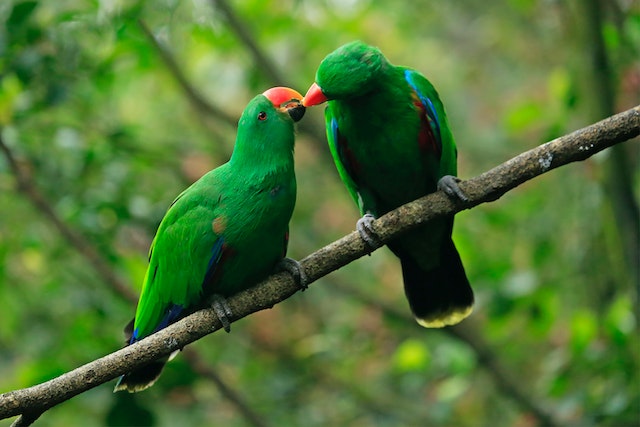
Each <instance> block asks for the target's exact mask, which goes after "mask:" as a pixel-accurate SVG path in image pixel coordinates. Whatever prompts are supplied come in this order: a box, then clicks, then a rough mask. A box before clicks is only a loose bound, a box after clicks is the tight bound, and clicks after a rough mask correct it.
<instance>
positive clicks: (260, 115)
mask: <svg viewBox="0 0 640 427" xmlns="http://www.w3.org/2000/svg"><path fill="white" fill-rule="evenodd" d="M258 120H267V113H265V112H264V111H260V112H259V113H258Z"/></svg>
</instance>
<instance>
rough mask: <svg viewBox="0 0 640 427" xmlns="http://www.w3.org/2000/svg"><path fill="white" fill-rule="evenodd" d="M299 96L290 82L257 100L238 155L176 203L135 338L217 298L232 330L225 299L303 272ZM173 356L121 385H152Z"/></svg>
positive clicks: (153, 255) (157, 245) (247, 114)
mask: <svg viewBox="0 0 640 427" xmlns="http://www.w3.org/2000/svg"><path fill="white" fill-rule="evenodd" d="M301 99H302V95H300V94H299V93H298V92H296V91H295V90H293V89H289V88H284V87H277V88H271V89H269V90H267V91H266V92H264V93H263V94H261V95H258V96H256V97H255V98H253V99H252V100H251V101H250V102H249V104H248V105H247V107H246V108H245V110H244V112H243V113H242V116H241V117H240V121H239V123H238V133H237V137H236V144H235V148H234V151H233V154H232V156H231V159H230V160H229V161H228V162H227V163H225V164H223V165H222V166H220V167H218V168H216V169H214V170H212V171H210V172H208V173H207V174H206V175H204V176H203V177H202V178H200V179H199V180H198V181H196V182H195V183H194V184H192V185H191V186H190V187H189V188H187V189H186V190H184V191H183V192H182V193H181V194H180V195H179V196H178V197H177V198H176V199H175V200H174V201H173V203H172V204H171V206H170V207H169V210H168V211H167V213H166V214H165V216H164V218H163V220H162V222H161V223H160V226H159V227H158V231H157V233H156V236H155V238H154V240H153V243H152V244H151V249H150V251H149V267H148V269H147V273H146V276H145V279H144V285H143V288H142V293H141V295H140V300H139V302H138V307H137V309H136V315H135V318H134V320H133V321H132V324H130V326H129V327H128V329H129V333H130V337H128V344H129V345H130V344H133V343H134V342H136V341H139V340H141V339H143V338H144V337H147V336H149V335H151V334H153V333H154V332H157V331H158V330H160V329H163V328H165V327H167V326H168V325H169V324H171V323H174V322H176V321H177V320H179V319H181V318H182V317H185V316H186V315H188V314H190V313H192V312H194V311H196V310H198V309H201V308H204V307H206V306H209V305H212V304H213V306H214V308H216V309H217V310H216V311H217V313H218V316H219V317H220V318H221V319H220V320H221V321H222V322H223V324H225V329H228V319H226V317H225V312H226V314H227V315H228V314H229V313H228V307H227V306H226V303H224V297H228V296H230V295H233V294H235V293H238V292H240V291H242V290H244V289H247V288H249V287H250V286H252V285H254V284H256V283H257V282H258V281H260V280H262V279H264V278H266V277H267V276H268V275H269V274H270V273H272V272H273V271H274V270H275V269H276V268H277V267H278V266H281V267H282V268H284V269H287V270H289V271H292V273H294V275H296V274H295V273H296V269H295V268H294V269H293V270H292V269H291V266H292V265H293V266H294V267H297V275H298V279H300V273H301V271H300V269H299V264H296V263H297V262H296V261H293V260H289V259H288V258H284V256H285V254H286V251H287V242H288V238H289V233H288V229H289V220H290V219H291V214H292V213H293V207H294V205H295V201H296V179H295V174H294V162H293V148H294V122H297V121H298V120H300V119H301V118H302V116H303V115H304V112H305V108H304V107H303V106H302V105H301V103H300V100H301ZM283 260H288V261H289V262H283ZM301 285H304V284H303V283H301ZM221 302H222V303H224V304H221ZM168 360H169V357H166V358H163V359H161V360H157V361H155V362H152V363H150V364H148V365H145V366H143V367H141V368H139V369H137V370H134V371H132V372H129V373H127V374H125V375H123V376H121V377H120V378H119V380H118V383H117V384H116V387H115V390H114V391H120V390H128V391H129V392H137V391H140V390H144V389H146V388H147V387H150V386H151V385H153V383H154V382H155V381H156V380H157V378H158V376H159V375H160V373H161V371H162V368H163V366H164V365H165V363H166V362H167V361H168Z"/></svg>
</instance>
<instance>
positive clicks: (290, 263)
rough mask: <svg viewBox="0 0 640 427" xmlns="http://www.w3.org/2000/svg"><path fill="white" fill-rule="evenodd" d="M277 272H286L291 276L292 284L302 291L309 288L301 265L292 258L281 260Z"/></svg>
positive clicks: (307, 279)
mask: <svg viewBox="0 0 640 427" xmlns="http://www.w3.org/2000/svg"><path fill="white" fill-rule="evenodd" d="M277 271H286V272H288V273H289V274H291V275H292V276H293V280H294V282H296V284H297V285H298V286H299V287H300V288H301V289H302V290H303V291H304V290H306V289H307V288H308V287H309V278H308V276H307V273H305V271H304V268H303V267H302V265H301V264H300V263H299V262H298V261H296V260H295V259H293V258H282V259H281V260H280V262H279V263H278V266H277Z"/></svg>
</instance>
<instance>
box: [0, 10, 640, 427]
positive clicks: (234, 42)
mask: <svg viewBox="0 0 640 427" xmlns="http://www.w3.org/2000/svg"><path fill="white" fill-rule="evenodd" d="M230 3H231V2H230ZM237 3H238V4H234V7H235V12H236V14H237V17H238V18H239V19H240V21H241V22H242V23H243V25H244V26H245V27H246V28H247V29H248V30H249V32H250V33H251V34H252V35H253V37H254V38H255V40H256V41H257V44H258V46H259V48H260V49H262V51H263V52H264V54H265V55H266V57H267V58H270V59H271V60H272V61H273V62H274V64H275V66H276V67H277V69H278V70H280V71H281V74H282V75H283V76H284V78H286V83H287V84H288V85H290V86H292V87H294V88H296V89H298V90H299V91H302V92H304V90H305V89H306V88H307V87H308V86H309V85H310V84H311V82H312V81H313V78H314V74H315V69H316V67H317V64H318V63H319V61H320V60H321V59H322V58H323V57H324V56H325V55H326V54H327V53H328V52H330V51H332V50H333V49H335V48H336V47H337V46H338V45H340V44H342V43H344V42H347V41H350V40H353V39H362V40H363V41H365V42H368V43H370V44H374V45H378V46H380V47H381V49H382V50H383V51H384V53H385V54H386V56H387V57H388V58H389V59H390V60H391V61H392V62H394V63H396V64H403V65H410V66H412V67H415V68H417V69H419V70H421V71H422V72H424V73H425V75H427V77H428V78H429V79H430V80H431V81H432V82H433V83H434V85H435V86H436V87H437V88H438V90H439V92H440V95H441V97H442V99H443V101H444V103H445V106H446V108H447V111H448V115H449V119H450V122H451V126H452V129H453V132H454V135H455V136H456V138H457V144H458V148H459V163H460V164H459V167H458V170H459V171H460V175H461V177H462V178H465V177H470V176H473V175H476V174H478V173H480V172H482V171H484V170H486V169H488V168H490V167H492V166H494V165H496V164H498V163H500V162H502V161H504V160H506V159H507V158H509V157H511V156H513V155H515V154H517V153H518V152H520V151H524V150H526V149H529V148H531V147H533V146H535V145H537V144H539V143H542V142H544V141H546V140H548V139H550V138H554V137H556V136H559V135H561V134H564V133H567V132H569V131H571V130H574V129H576V128H578V127H581V126H584V125H586V124H589V123H590V122H592V121H594V120H595V119H597V118H599V117H595V118H594V117H593V115H592V111H594V108H593V105H594V103H597V102H599V100H598V98H597V97H594V93H593V90H591V87H590V86H589V84H588V83H587V82H586V81H585V77H584V76H586V75H588V74H589V73H588V72H586V71H585V70H588V68H589V67H590V59H589V58H588V57H586V55H585V54H584V52H585V43H586V41H585V40H586V37H584V32H585V31H587V30H588V27H587V26H586V25H584V17H583V15H582V14H580V13H578V12H577V10H578V9H579V8H578V7H577V4H578V3H579V2H578V1H577V0H575V1H570V2H560V3H557V2H556V3H554V4H553V5H551V4H550V3H548V2H535V1H530V0H503V1H498V2H484V1H477V0H464V1H461V2H437V1H432V0H420V1H418V2H408V3H398V2H391V1H383V2H367V1H352V2H346V3H344V2H337V1H328V2H312V1H305V0H297V1H293V0H288V1H282V2H277V3H274V2H258V1H247V2H237ZM602 3H607V4H608V5H609V6H607V7H605V9H604V12H603V16H602V18H603V19H604V21H605V22H604V23H605V25H604V27H603V37H604V41H605V45H606V47H607V49H608V53H609V56H610V60H611V65H612V69H611V73H612V78H613V82H614V85H613V88H612V90H614V92H615V94H614V95H615V96H616V99H617V100H618V102H617V108H619V109H620V110H622V109H625V108H628V107H631V106H632V105H633V104H634V103H637V99H638V98H637V93H638V92H637V91H638V88H637V80H634V76H637V57H638V46H640V44H638V40H640V36H639V35H640V31H639V28H640V26H639V24H638V23H639V22H640V13H639V12H638V10H637V8H636V9H635V10H633V9H626V8H628V7H631V6H629V5H630V4H631V3H632V2H631V3H629V2H619V1H611V2H602ZM139 21H143V22H144V23H145V24H146V25H147V27H148V28H149V29H150V30H151V31H152V33H153V34H154V35H155V36H156V37H157V39H158V40H159V42H160V44H161V46H163V47H164V48H165V49H166V50H167V52H169V54H170V55H172V56H173V58H174V59H175V61H176V63H177V64H178V67H179V68H180V70H181V71H182V72H183V73H184V74H185V76H186V78H187V80H188V82H190V83H191V84H192V85H193V87H194V88H195V90H196V92H197V94H199V95H200V96H201V97H203V98H204V99H205V100H206V101H207V102H209V103H210V104H212V105H214V106H216V107H217V108H218V109H219V110H221V111H223V112H224V113H225V114H226V115H227V116H230V117H232V118H233V119H234V120H237V118H238V116H239V113H240V112H241V111H242V109H243V108H244V106H245V105H246V103H247V102H248V100H249V99H250V98H251V97H253V96H254V95H255V94H256V93H259V92H262V91H264V90H265V89H266V88H267V87H269V86H272V85H273V83H272V82H271V81H270V80H269V77H268V76H267V75H266V74H265V73H264V72H263V71H264V70H263V64H257V63H256V62H255V59H254V57H253V56H252V54H251V53H250V51H249V50H248V49H247V47H246V46H245V45H244V44H243V43H242V42H241V41H240V39H239V38H238V36H237V35H236V34H235V33H234V31H233V30H232V29H231V27H230V26H229V24H228V23H229V20H228V19H227V17H226V16H225V14H224V13H223V10H222V9H221V8H220V7H219V6H216V5H215V2H207V1H194V2H184V1H183V2H175V1H174V2H171V1H169V2H124V1H111V2H95V1H82V0H75V1H71V0H67V1H55V2H54V1H47V2H45V1H40V2H37V1H19V0H8V1H3V2H0V22H1V23H2V24H3V25H0V132H1V134H2V138H3V140H4V141H5V142H6V143H7V145H8V147H9V148H10V150H11V151H12V152H13V154H14V156H15V157H16V160H17V161H18V164H19V166H20V167H21V169H22V171H23V172H24V173H25V174H26V176H28V177H29V178H30V179H31V180H32V181H33V183H34V185H35V187H36V188H37V189H38V191H39V192H40V193H41V194H42V196H43V197H44V199H45V200H46V201H47V203H48V204H49V206H50V207H51V208H52V209H53V211H54V212H55V214H56V215H57V216H58V217H59V218H60V219H61V220H62V221H63V222H64V223H65V224H66V225H67V226H68V227H70V228H71V229H72V230H74V231H75V232H76V233H79V234H80V235H81V236H82V238H83V240H84V241H85V242H86V243H87V244H88V245H90V246H92V247H95V248H96V249H97V250H98V252H99V254H100V256H102V257H104V259H105V260H106V261H107V263H108V265H109V267H110V268H111V269H112V270H113V271H114V272H115V273H116V274H117V275H118V276H119V277H120V278H122V279H123V280H124V281H125V283H127V284H128V286H129V287H130V288H131V289H132V290H135V292H138V290H139V288H140V286H141V282H142V277H143V275H144V271H145V268H146V256H147V251H148V247H149V244H150V242H151V239H152V237H153V234H154V232H155V228H156V226H157V224H158V222H159V221H160V219H161V218H162V215H163V213H164V211H165V209H166V207H167V206H168V205H169V203H170V202H171V201H172V200H173V198H174V197H175V196H176V195H177V194H178V193H179V192H180V191H181V190H182V189H183V188H184V187H185V186H186V185H188V184H189V183H190V182H193V181H194V180H195V179H197V178H199V177H200V176H201V175H202V174H203V173H204V172H206V171H207V170H209V169H211V168H213V167H215V166H217V165H219V164H221V163H222V162H224V161H225V160H226V159H227V158H228V155H229V153H230V151H231V147H232V145H231V144H232V143H233V141H234V137H235V127H234V126H233V123H230V121H229V120H227V119H226V118H225V117H221V116H219V115H216V114H212V113H210V112H209V111H208V110H206V109H205V108H203V107H202V106H201V105H198V104H196V103H194V102H192V100H190V98H189V97H188V96H187V95H186V93H185V90H184V88H183V87H182V86H181V85H180V84H179V83H178V82H177V81H176V78H175V74H174V72H172V71H171V69H170V68H169V67H168V66H167V63H166V61H165V60H164V59H163V57H162V55H161V53H160V52H159V50H158V49H157V48H156V47H155V46H154V43H153V42H152V41H151V40H150V39H149V38H148V37H147V36H146V34H145V32H144V31H143V29H142V27H141V25H140V23H139ZM634 67H635V68H634ZM634 82H636V83H634ZM634 84H635V86H634ZM321 122H322V111H321V109H314V110H310V111H308V112H307V116H306V117H305V118H304V119H303V121H302V122H301V125H302V126H301V127H300V128H301V130H300V132H299V137H298V144H297V147H296V162H297V164H296V170H297V173H298V183H299V185H298V187H299V194H298V203H297V206H296V212H295V213H294V218H293V222H292V224H291V240H290V255H291V256H293V257H296V258H300V257H302V256H304V255H306V254H308V253H309V252H311V251H313V250H315V249H316V248H319V247H320V246H322V245H324V244H326V243H328V242H330V241H332V240H333V239H335V238H337V237H340V236H341V235H342V234H344V233H347V232H350V231H352V230H353V229H354V225H355V221H356V219H357V211H356V209H355V207H354V206H353V205H352V203H351V201H350V200H349V196H348V194H347V191H346V190H345V189H344V188H343V187H342V185H341V183H340V182H339V179H338V176H337V173H336V171H335V168H334V166H333V164H332V162H331V161H330V159H329V156H328V149H327V147H326V142H325V141H324V137H323V135H322V131H321V129H322V125H321ZM633 144H635V145H633ZM622 148H623V149H624V150H626V151H627V152H628V156H627V157H628V159H629V161H630V163H631V165H632V167H633V168H632V170H633V171H634V175H633V176H632V179H633V182H632V183H631V184H632V185H633V187H634V189H635V196H636V197H638V196H639V195H640V190H639V189H638V188H639V186H638V184H639V183H640V173H639V171H640V168H639V167H638V161H639V159H638V150H637V143H626V144H625V145H624V147H622ZM607 156H608V154H607V153H603V154H602V155H601V156H598V157H597V158H595V159H592V160H589V161H587V162H585V163H579V164H573V165H569V166H567V167H564V168H562V169H560V170H558V171H554V172H552V173H550V174H547V175H544V176H543V177H541V178H539V179H537V180H535V181H533V182H529V183H527V184H525V185H523V186H522V187H520V188H518V189H516V190H514V191H513V192H511V193H509V194H508V195H506V196H505V197H503V198H502V199H501V200H499V201H497V202H495V203H493V204H489V205H483V206H480V207H478V208H476V209H473V210H471V211H466V212H463V213H461V214H459V215H458V216H457V219H456V226H455V229H454V239H455V240H456V243H457V246H458V248H459V250H460V253H461V256H462V259H463V261H464V263H465V266H466V268H467V272H468V275H469V278H470V281H471V282H472V284H473V286H474V289H475V290H476V293H477V297H478V298H477V299H478V303H477V306H476V308H475V312H474V314H473V315H472V316H471V317H470V318H469V319H468V320H466V321H465V325H463V326H466V327H472V328H473V329H472V330H473V331H474V332H473V334H472V337H473V338H475V339H477V340H481V341H482V342H483V343H485V344H486V345H487V348H488V349H489V351H490V353H489V355H490V357H491V358H490V360H488V359H487V357H488V356H487V354H484V353H481V352H480V350H479V349H478V347H474V345H473V343H472V342H471V341H472V340H471V339H469V338H468V337H467V338H466V339H463V338H461V337H465V336H466V335H458V334H455V333H450V332H447V331H434V330H424V329H422V328H420V327H418V326H417V325H415V324H414V323H413V322H412V321H411V320H410V319H408V318H407V319H405V318H402V317H400V318H399V317H398V316H397V314H395V312H398V311H399V312H400V313H403V314H404V315H406V316H405V317H407V316H408V314H409V309H408V307H407V306H406V302H405V300H404V297H403V295H402V287H401V283H402V282H401V275H400V271H399V264H398V263H397V260H396V259H395V258H394V257H393V256H392V255H391V254H390V253H389V252H388V251H387V250H381V251H378V252H376V253H374V254H373V255H372V256H371V257H366V258H365V259H362V260H359V261H357V262H355V263H353V264H351V265H349V266H347V267H345V268H343V269H341V270H340V271H338V272H335V273H333V274H331V275H330V276H329V277H326V278H324V279H322V280H321V281H320V282H319V283H317V284H315V285H313V286H312V288H311V289H310V290H309V291H308V292H304V293H301V294H298V295H295V296H294V297H293V298H291V299H289V300H287V301H286V302H285V303H283V304H280V305H278V306H276V307H275V308H274V309H273V310H269V311H266V312H261V313H257V314H255V315H253V316H250V317H249V318H247V319H244V320H243V321H241V322H238V323H237V324H234V325H233V332H232V333H231V334H229V335H227V334H214V335H213V336H211V337H207V338H205V339H204V340H201V341H200V342H198V343H196V344H194V345H193V346H192V347H193V348H194V349H196V350H197V351H198V353H199V354H200V356H201V358H202V359H203V360H204V361H206V364H207V366H208V368H209V369H214V370H215V371H216V373H217V374H218V375H219V376H220V377H221V378H222V379H223V380H225V382H226V383H227V384H228V385H229V386H230V387H231V388H233V389H234V390H235V391H236V392H237V393H239V395H240V396H241V398H242V399H243V400H244V401H245V403H246V404H247V405H248V406H249V407H250V408H251V409H252V410H253V411H254V412H256V413H257V414H259V416H260V418H261V419H263V420H264V422H265V424H267V425H307V426H324V425H353V426H395V425H457V426H476V425H535V424H542V422H541V421H540V420H539V419H537V418H536V417H537V416H538V415H539V414H535V413H533V412H531V409H530V408H529V407H527V406H526V404H525V403H523V401H522V399H519V398H517V397H514V395H513V393H510V392H509V390H508V389H505V387H504V384H503V383H502V382H501V381H500V379H498V378H497V377H496V375H495V370H492V368H491V364H492V363H493V364H496V365H497V366H499V367H500V368H501V369H502V370H503V371H504V372H506V373H507V376H508V377H509V378H510V379H511V381H512V382H513V383H515V384H516V385H517V386H519V387H520V389H521V390H522V391H523V392H524V393H525V394H526V396H525V397H526V399H528V400H529V401H532V402H535V403H537V404H538V405H539V406H542V409H543V410H545V411H546V412H548V413H551V414H553V416H554V418H555V420H556V421H557V422H558V423H560V424H570V423H573V424H579V425H610V426H620V425H636V424H637V420H638V417H639V416H640V414H639V413H638V406H637V402H638V401H639V400H640V390H639V389H638V384H639V383H640V378H639V374H638V373H639V372H640V366H639V363H638V362H639V360H640V354H639V351H640V350H639V348H638V345H637V343H638V326H637V320H638V319H637V318H636V316H637V313H638V311H637V310H638V309H637V289H638V287H637V283H633V281H632V280H631V279H630V278H632V277H633V276H632V275H631V274H629V273H628V271H627V266H626V265H625V264H624V256H623V255H624V253H623V252H622V251H623V249H622V246H621V245H620V241H619V239H620V232H619V231H618V227H619V226H620V224H616V223H615V221H614V220H613V218H614V217H613V215H612V213H611V207H610V201H609V199H608V197H609V194H608V193H607V192H606V191H603V186H602V179H603V170H602V169H603V163H604V161H606V158H607ZM0 213H1V221H0V301H2V316H1V319H2V321H0V392H4V391H8V390H12V389H16V388H22V387H27V386H30V385H33V384H36V383H38V382H41V381H44V380H47V379H49V378H52V377H54V376H56V375H59V374H61V373H63V372H66V371H68V370H70V369H72V368H75V367H77V366H79V365H81V364H83V363H86V362H88V361H90V360H93V359H95V358H98V357H100V356H103V355H105V354H107V353H109V352H112V351H114V350H116V349H118V348H119V347H120V346H121V345H122V343H123V336H122V333H121V331H122V328H123V327H124V325H125V324H126V323H127V322H128V321H129V320H130V318H131V317H132V315H133V313H134V310H135V307H134V303H133V302H131V301H128V300H127V299H125V298H123V297H122V296H121V295H119V294H118V293H117V292H115V291H114V290H113V288H112V287H111V286H109V282H108V280H107V279H106V278H105V277H104V274H103V273H102V272H100V271H97V270H96V269H95V268H94V267H93V266H92V264H91V263H90V262H89V261H88V260H87V258H86V253H83V252H82V251H79V250H78V249H77V248H76V247H74V245H72V244H71V243H70V242H69V240H68V239H67V238H66V237H65V236H64V235H62V234H61V233H60V230H59V229H57V228H56V226H54V225H53V224H52V222H51V221H50V218H49V217H48V216H47V215H46V214H45V213H44V212H43V209H42V207H41V206H40V207H36V206H34V205H33V204H32V203H30V201H29V198H28V197H27V196H26V195H25V193H23V192H21V191H19V190H18V189H17V188H16V181H15V176H14V174H13V172H12V170H11V167H10V164H9V162H8V161H7V159H6V158H4V157H0ZM359 294H365V295H367V296H368V297H369V298H370V299H373V300H374V301H380V302H383V303H384V304H385V306H384V307H383V306H381V305H380V304H372V302H371V301H365V300H364V298H362V297H360V296H358V295H359ZM385 307H391V308H392V309H393V311H390V310H389V309H388V308H385ZM184 356H185V355H179V356H178V357H177V358H176V359H175V360H174V361H172V362H171V363H169V365H168V366H167V368H166V370H165V373H164V374H163V376H162V378H161V379H160V381H159V382H158V383H157V384H156V385H155V386H154V387H153V388H152V389H150V390H148V391H147V392H144V393H142V394H139V395H136V396H135V397H133V396H130V395H127V394H119V395H113V394H112V393H111V387H112V384H107V385H104V386H101V387H98V388H96V389H94V390H91V391H89V392H87V393H84V394H82V395H80V396H78V397H75V398H73V399H72V400H70V401H69V402H67V403H65V404H63V405H61V406H59V407H56V408H54V409H52V410H51V411H49V412H47V413H46V414H45V415H43V417H42V418H41V419H40V420H38V421H37V425H43V426H47V425H70V426H72V425H82V426H94V425H95V426H99V425H110V426H117V425H129V424H137V425H154V426H168V425H218V424H219V425H229V426H244V425H251V423H250V422H249V421H247V418H246V417H245V416H243V415H242V413H241V412H240V411H239V410H238V409H237V406H236V405H234V404H233V403H232V401H231V400H229V399H228V398H227V397H225V395H224V393H222V392H221V391H220V389H219V388H218V387H217V386H216V384H215V382H214V381H212V380H211V379H210V378H208V377H207V376H205V375H202V374H201V373H197V372H195V370H194V367H193V364H191V363H187V361H186V358H185V357H184ZM532 420H533V421H532ZM9 421H10V420H4V421H0V425H2V426H4V425H9Z"/></svg>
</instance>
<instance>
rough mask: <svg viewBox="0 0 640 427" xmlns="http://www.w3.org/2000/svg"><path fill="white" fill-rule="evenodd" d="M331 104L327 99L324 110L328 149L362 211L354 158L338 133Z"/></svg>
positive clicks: (344, 140)
mask: <svg viewBox="0 0 640 427" xmlns="http://www.w3.org/2000/svg"><path fill="white" fill-rule="evenodd" d="M332 104H333V102H332V101H329V103H328V105H327V108H326V109H325V111H324V117H325V123H326V129H327V141H328V142H329V150H330V151H331V156H332V157H333V161H334V162H335V164H336V168H337V169H338V173H339V174H340V178H341V179H342V182H344V185H345V186H346V187H347V190H349V194H351V197H352V198H353V200H354V201H355V202H356V204H357V205H358V207H359V208H360V211H361V212H363V209H364V208H363V206H362V200H361V199H360V197H359V195H358V193H359V188H358V185H357V184H356V180H357V176H356V170H357V165H356V164H355V163H354V161H355V159H354V158H353V157H352V156H349V146H348V144H347V140H346V138H344V136H343V135H342V134H341V133H340V129H338V120H337V119H336V118H335V116H334V114H333V111H332Z"/></svg>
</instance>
